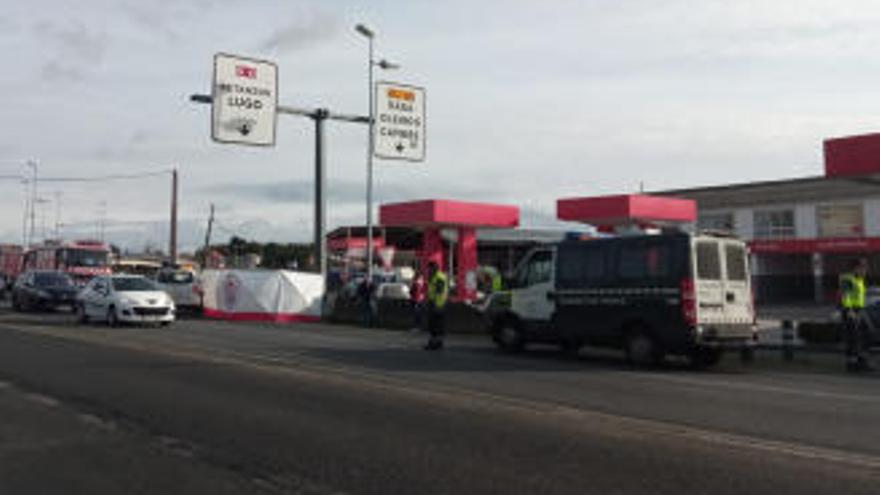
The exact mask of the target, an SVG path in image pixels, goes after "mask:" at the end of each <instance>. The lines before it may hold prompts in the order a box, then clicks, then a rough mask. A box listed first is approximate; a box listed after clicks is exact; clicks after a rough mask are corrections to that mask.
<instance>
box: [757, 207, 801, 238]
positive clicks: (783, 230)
mask: <svg viewBox="0 0 880 495" xmlns="http://www.w3.org/2000/svg"><path fill="white" fill-rule="evenodd" d="M794 236H795V229H794V210H765V211H756V212H755V239H783V238H786V237H794Z"/></svg>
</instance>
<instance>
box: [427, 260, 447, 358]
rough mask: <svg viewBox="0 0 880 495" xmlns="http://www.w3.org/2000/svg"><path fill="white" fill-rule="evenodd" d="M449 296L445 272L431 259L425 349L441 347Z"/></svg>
mask: <svg viewBox="0 0 880 495" xmlns="http://www.w3.org/2000/svg"><path fill="white" fill-rule="evenodd" d="M448 297H449V284H448V282H447V280H446V274H445V273H443V271H442V270H440V268H439V267H438V266H437V263H436V262H434V261H432V262H430V263H429V264H428V332H429V333H430V334H431V337H430V338H429V339H428V344H427V345H425V350H426V351H436V350H440V349H443V336H444V333H445V332H444V328H443V325H444V323H445V321H444V320H445V319H446V318H445V308H446V299H447V298H448Z"/></svg>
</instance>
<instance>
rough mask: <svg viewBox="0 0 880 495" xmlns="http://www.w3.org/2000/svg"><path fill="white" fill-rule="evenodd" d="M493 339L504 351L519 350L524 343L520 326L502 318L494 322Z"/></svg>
mask: <svg viewBox="0 0 880 495" xmlns="http://www.w3.org/2000/svg"><path fill="white" fill-rule="evenodd" d="M493 340H494V341H495V344H496V345H498V348H499V349H501V350H502V351H504V352H519V351H521V350H523V348H524V347H525V344H526V343H525V338H524V336H523V332H522V328H521V327H520V326H519V324H518V323H517V322H516V321H513V320H504V321H501V322H499V323H498V324H496V326H495V332H494V335H493Z"/></svg>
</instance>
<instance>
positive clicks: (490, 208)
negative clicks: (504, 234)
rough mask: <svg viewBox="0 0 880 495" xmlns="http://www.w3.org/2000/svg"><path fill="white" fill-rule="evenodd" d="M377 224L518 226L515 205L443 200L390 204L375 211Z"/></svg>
mask: <svg viewBox="0 0 880 495" xmlns="http://www.w3.org/2000/svg"><path fill="white" fill-rule="evenodd" d="M379 222H380V223H381V224H382V225H387V226H405V227H443V226H448V227H496V228H512V227H516V226H517V225H519V208H517V207H516V206H507V205H497V204H491V203H474V202H469V201H452V200H444V199H426V200H420V201H408V202H405V203H391V204H385V205H382V206H381V207H380V208H379Z"/></svg>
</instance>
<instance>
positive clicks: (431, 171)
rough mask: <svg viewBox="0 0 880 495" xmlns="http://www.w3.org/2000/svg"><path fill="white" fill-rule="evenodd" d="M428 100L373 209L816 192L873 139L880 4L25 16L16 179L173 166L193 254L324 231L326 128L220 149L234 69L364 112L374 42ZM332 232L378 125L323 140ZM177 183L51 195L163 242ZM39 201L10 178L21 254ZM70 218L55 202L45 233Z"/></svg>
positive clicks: (357, 193)
mask: <svg viewBox="0 0 880 495" xmlns="http://www.w3.org/2000/svg"><path fill="white" fill-rule="evenodd" d="M359 22H363V23H365V24H367V25H369V26H371V27H372V28H373V29H374V30H375V31H376V32H377V40H376V42H377V45H376V46H377V52H378V54H379V56H381V57H385V58H389V59H391V60H393V61H395V62H399V63H400V64H401V65H402V66H403V67H402V69H400V70H398V71H394V72H393V73H388V74H383V75H380V77H381V78H387V79H392V80H397V81H401V82H407V83H411V84H416V85H421V86H424V87H426V88H427V95H428V96H427V102H428V103H427V105H428V110H427V113H428V117H427V121H428V140H427V142H428V146H427V160H426V161H425V162H424V163H423V164H411V163H396V162H382V161H377V162H376V168H377V170H376V192H377V199H378V200H379V201H399V200H407V199H417V198H428V197H439V198H460V199H469V200H485V201H496V202H504V203H511V204H516V205H519V206H521V207H522V208H524V210H525V216H526V217H527V218H526V220H525V222H526V223H531V224H533V225H534V224H540V223H542V222H543V221H544V219H545V218H552V215H553V213H554V208H555V202H554V201H555V199H556V198H559V197H563V196H576V195H598V194H613V193H625V192H632V191H635V190H637V189H638V187H639V183H640V182H642V183H644V187H645V188H646V189H647V190H657V189H666V188H681V187H687V186H698V185H711V184H723V183H729V182H744V181H751V180H760V179H774V178H786V177H797V176H805V175H817V174H820V173H821V170H822V161H821V141H822V139H824V138H826V137H832V136H841V135H848V134H855V133H863V132H871V131H875V130H877V129H880V111H878V110H880V91H878V87H880V84H878V81H880V57H878V56H877V53H876V52H877V47H878V46H880V6H878V5H877V4H876V2H870V1H840V0H838V1H813V0H788V1H783V0H773V1H749V0H738V1H736V2H731V1H725V0H699V1H697V0H691V1H684V0H666V1H663V2H658V1H649V0H576V1H575V0H573V1H566V0H554V1H529V2H526V1H511V0H507V1H500V0H483V1H480V2H474V1H472V0H469V1H457V0H446V1H443V2H437V1H413V0H410V1H390V0H384V1H382V0H371V1H344V0H337V1H333V2H328V1H296V0H285V1H269V0H266V1H262V0H249V1H232V0H193V1H189V2H187V1H183V0H180V1H177V0H174V1H172V0H150V1H143V0H129V1H122V0H119V1H111V0H83V1H80V2H71V1H61V0H9V1H6V2H4V15H3V17H0V53H2V55H3V57H2V58H3V61H4V67H3V70H2V72H0V99H2V101H0V102H2V108H3V111H2V118H3V119H4V124H3V125H2V129H3V132H2V133H0V175H2V176H4V177H5V176H8V175H16V174H19V173H21V171H22V170H24V167H23V166H22V165H21V164H22V163H23V161H24V160H26V159H29V158H33V159H36V160H38V162H39V173H40V175H41V176H44V177H50V176H52V177H58V176H99V175H106V174H126V173H136V172H141V171H155V170H162V169H168V168H169V167H172V166H177V167H178V168H179V169H180V173H181V181H182V182H181V200H182V205H181V218H182V219H183V221H182V226H183V230H184V232H182V238H183V240H184V244H185V246H184V247H185V248H190V247H192V245H194V244H195V243H196V242H198V239H200V238H201V237H202V236H203V229H204V227H203V224H204V223H205V219H206V217H207V212H208V207H209V204H210V203H211V202H214V203H215V204H216V205H217V208H218V221H219V225H220V230H219V232H218V235H219V236H221V237H228V235H230V234H231V233H233V232H236V233H239V234H240V235H244V236H249V237H255V238H258V239H261V240H268V239H274V240H279V241H287V240H306V239H308V238H309V236H310V235H311V228H312V224H311V215H312V193H311V188H312V178H313V164H312V160H313V151H314V149H313V142H312V140H313V132H312V123H311V121H309V120H307V119H300V118H294V117H290V116H282V117H281V118H279V131H278V143H277V146H275V147H274V148H270V149H253V148H246V147H240V146H235V145H220V144H217V143H214V142H212V141H211V139H210V135H209V133H210V128H209V124H210V111H209V110H210V109H209V107H207V106H205V105H195V104H192V103H189V102H188V100H187V97H188V95H189V94H190V93H193V92H208V91H209V89H210V82H211V81H210V78H211V69H212V67H211V64H212V56H213V54H214V53H215V52H219V51H223V52H229V53H237V54H242V55H248V56H253V57H258V58H266V59H270V60H274V61H276V62H277V63H278V66H279V80H280V85H281V90H280V101H281V103H283V104H288V105H296V106H302V107H317V106H322V107H329V108H330V109H331V110H335V111H340V112H348V113H365V112H366V107H367V88H366V48H367V46H366V42H365V40H364V39H363V38H361V37H360V36H359V35H358V34H357V33H355V32H354V30H353V26H354V25H355V24H356V23H359ZM327 145H328V176H329V186H328V187H329V189H330V191H329V197H330V199H331V204H330V206H329V224H330V227H331V228H332V227H334V226H337V225H343V224H353V223H363V222H364V220H363V218H364V211H365V210H364V187H365V145H366V129H365V127H364V126H362V125H358V124H342V123H332V124H329V125H328V136H327ZM169 189H170V187H169V179H167V178H165V177H158V178H148V179H141V180H136V181H118V182H113V183H104V184H100V185H96V184H88V185H83V184H62V183H51V184H49V183H44V184H41V186H40V196H41V197H43V198H44V199H46V200H51V201H55V198H56V191H57V192H58V193H59V194H60V198H61V205H62V209H61V221H62V222H63V223H64V224H65V225H68V227H66V229H67V231H68V232H69V233H74V232H75V233H76V234H77V235H82V234H83V233H94V232H95V227H94V225H95V222H96V220H97V219H98V218H99V217H100V216H101V211H102V210H103V209H104V206H102V203H106V211H107V214H106V216H107V224H108V227H107V232H108V236H109V237H110V238H111V239H114V237H113V236H117V237H116V238H115V239H116V240H118V241H122V242H125V243H127V244H130V245H131V246H130V247H132V248H134V249H137V248H140V247H142V246H143V245H144V244H147V243H150V242H152V243H153V244H154V245H162V244H163V243H165V242H166V239H167V232H166V230H167V228H166V226H167V223H166V222H167V202H168V198H169ZM23 198H24V195H23V187H22V185H21V184H20V183H18V182H16V181H15V180H10V179H6V180H3V181H0V208H2V209H0V212H2V215H0V234H2V235H0V240H2V241H12V242H14V241H18V240H20V239H21V224H22V206H23ZM43 213H45V217H46V223H47V225H48V226H50V227H51V226H52V225H53V224H54V222H55V215H56V208H55V205H53V204H52V203H45V205H44V206H42V207H41V209H40V215H38V217H37V218H38V221H37V224H38V230H40V229H41V226H42V217H43Z"/></svg>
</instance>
